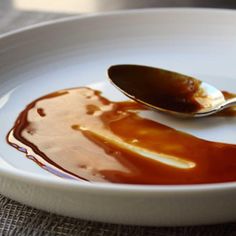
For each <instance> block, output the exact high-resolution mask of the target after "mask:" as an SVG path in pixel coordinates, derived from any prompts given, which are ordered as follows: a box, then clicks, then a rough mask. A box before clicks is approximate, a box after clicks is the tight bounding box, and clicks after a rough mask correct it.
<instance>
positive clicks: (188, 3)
mask: <svg viewBox="0 0 236 236" xmlns="http://www.w3.org/2000/svg"><path fill="white" fill-rule="evenodd" d="M49 5H50V6H49ZM151 7H211V8H229V9H236V1H235V0H214V1H211V0H129V1H128V0H54V1H51V2H50V4H49V3H48V1H47V0H0V34H2V33H6V32H9V31H11V30H15V29H19V28H21V27H24V26H28V25H32V24H36V23H39V22H44V21H48V20H53V19H59V18H63V17H68V16H72V15H77V14H86V13H88V12H102V11H109V10H118V9H133V8H151ZM0 235H26V236H27V235H97V236H106V235H107V236H113V235H121V236H123V235H124V236H126V235H127V236H130V235H135V236H136V235H137V236H141V235H143V236H144V235H145V236H149V235H150V236H151V235H153V236H154V235H157V236H158V235H160V236H165V235H167V236H187V235H191V236H204V235H212V236H213V235H214V236H215V235H219V236H222V235H232V236H233V235H236V223H228V224H220V225H209V226H194V227H174V228H173V227H172V228H169V227H142V226H125V225H114V224H106V223H97V222H91V221H85V220H80V219H75V218H70V217H64V216H59V215H55V214H52V213H48V212H44V211H40V210H37V209H34V208H31V207H28V206H25V205H22V204H20V203H18V202H15V201H13V200H11V199H9V198H6V197H4V196H1V195H0Z"/></svg>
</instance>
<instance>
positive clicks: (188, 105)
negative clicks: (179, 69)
mask: <svg viewBox="0 0 236 236" xmlns="http://www.w3.org/2000/svg"><path fill="white" fill-rule="evenodd" d="M108 76H109V78H110V80H111V82H112V83H113V84H114V85H115V86H116V87H117V88H118V89H120V90H121V92H123V93H124V94H125V95H127V96H128V97H129V98H131V99H133V100H135V101H137V102H139V103H142V104H144V105H146V106H148V107H150V108H152V109H155V110H158V111H163V112H166V113H169V114H172V115H176V116H181V117H203V116H209V115H212V114H214V113H216V112H219V111H221V110H223V109H225V108H228V107H230V106H233V105H236V98H231V99H228V100H226V99H225V97H224V95H223V93H222V92H221V91H219V90H218V89H216V88H215V87H213V86H211V85H210V84H207V83H205V82H202V81H200V80H198V79H195V78H193V77H190V76H187V75H183V74H180V73H176V72H172V71H168V70H164V69H160V68H154V67H148V66H141V65H113V66H111V67H110V68H109V69H108Z"/></svg>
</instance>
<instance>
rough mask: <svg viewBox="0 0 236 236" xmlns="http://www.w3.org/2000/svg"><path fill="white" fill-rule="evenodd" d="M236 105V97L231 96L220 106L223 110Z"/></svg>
mask: <svg viewBox="0 0 236 236" xmlns="http://www.w3.org/2000/svg"><path fill="white" fill-rule="evenodd" d="M231 106H236V98H231V99H228V100H226V101H225V102H224V103H223V104H222V105H221V107H220V110H223V109H225V108H227V107H231Z"/></svg>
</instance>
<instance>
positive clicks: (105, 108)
mask: <svg viewBox="0 0 236 236" xmlns="http://www.w3.org/2000/svg"><path fill="white" fill-rule="evenodd" d="M232 96H233V95H232ZM144 109H145V108H144V107H143V106H141V105H139V104H138V103H135V102H111V101H109V100H108V99H106V98H104V97H102V96H101V94H100V92H98V91H95V90H92V89H89V88H75V89H68V90H63V91H59V92H55V93H52V94H50V95H47V96H44V97H41V98H39V99H37V100H35V101H34V102H32V103H31V104H29V105H28V106H27V107H26V109H25V110H24V111H22V113H21V114H20V115H19V117H18V119H17V121H16V122H15V125H14V127H13V129H12V130H11V131H10V132H9V134H8V136H7V140H8V142H9V144H11V145H12V146H14V147H15V148H17V149H19V150H21V151H23V152H25V153H26V155H27V156H28V157H29V158H31V159H33V160H34V161H36V162H37V163H38V164H40V165H41V166H42V167H44V168H45V169H48V170H49V171H51V172H53V173H56V174H58V175H60V173H61V175H62V176H63V175H64V174H67V175H68V176H71V177H74V178H78V179H83V180H87V181H91V182H113V183H132V184H200V183H216V182H229V181H236V145H233V144H224V143H218V142H211V141H206V140H203V139H200V138H197V137H194V136H192V135H189V134H186V133H183V132H180V131H177V130H175V129H173V128H170V127H168V126H165V125H163V124H160V123H158V122H156V121H153V120H149V119H147V118H143V117H141V116H139V114H138V112H137V111H138V110H144ZM231 115H232V114H231Z"/></svg>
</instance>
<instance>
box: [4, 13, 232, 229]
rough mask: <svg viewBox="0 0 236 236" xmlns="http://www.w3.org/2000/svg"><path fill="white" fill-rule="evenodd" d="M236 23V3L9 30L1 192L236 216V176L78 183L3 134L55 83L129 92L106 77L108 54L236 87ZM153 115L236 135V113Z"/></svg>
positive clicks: (138, 213)
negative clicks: (194, 181) (178, 182)
mask: <svg viewBox="0 0 236 236" xmlns="http://www.w3.org/2000/svg"><path fill="white" fill-rule="evenodd" d="M235 26H236V12H235V11H227V10H224V11H223V10H222V11H221V10H199V9H198V10H191V9H178V10H177V9H162V10H135V11H130V12H128V11H127V12H117V13H108V14H103V15H96V16H87V17H76V18H71V19H67V20H60V21H57V22H54V23H49V24H43V25H39V26H37V27H33V28H27V29H25V30H22V31H18V32H15V33H12V34H9V35H5V36H4V37H2V38H1V39H0V81H1V86H0V96H1V99H0V107H1V108H0V130H1V133H0V153H1V157H0V186H1V188H0V191H1V193H2V194H4V195H6V196H8V197H10V198H12V199H15V200H18V201H20V202H22V203H25V204H28V205H31V206H34V207H36V208H39V209H44V210H47V211H51V212H55V213H59V214H63V215H68V216H73V217H79V218H83V219H89V220H97V221H104V222H114V223H124V224H139V225H159V226H164V225H165V226H167V225H169V226H170V225H192V224H208V223H217V222H226V221H233V220H235V219H236V201H235V198H236V183H225V184H206V185H192V186H190V185H189V186H186V185H185V186H142V185H122V184H91V183H80V182H76V181H73V180H64V179H61V178H59V177H56V176H54V175H52V174H50V173H48V172H46V171H44V170H43V169H41V168H40V167H38V166H37V165H36V164H35V163H34V162H32V161H30V160H28V159H27V158H25V157H24V156H23V154H22V153H20V152H18V151H16V150H15V149H13V148H12V147H10V146H9V145H8V144H7V143H6V140H5V137H6V134H7V132H8V131H9V129H10V128H11V127H12V125H13V123H14V121H15V119H16V117H17V115H18V114H19V112H20V111H21V110H23V109H24V107H25V106H26V104H28V103H29V102H31V101H32V100H34V99H35V98H38V97H40V96H42V95H45V94H47V93H50V92H52V91H55V90H58V89H61V88H68V87H74V86H82V85H86V86H87V85H91V86H92V87H95V88H98V89H101V90H102V91H104V94H105V96H108V97H109V98H111V99H113V100H119V99H123V98H124V97H123V96H122V95H121V94H120V93H119V92H118V91H116V90H115V89H114V88H113V87H111V86H110V85H109V83H108V82H107V79H106V69H107V67H108V66H109V65H111V64H118V63H133V64H147V65H150V66H158V67H162V68H167V69H170V70H175V71H179V72H182V73H186V74H189V75H193V76H197V77H198V78H200V79H202V80H204V81H206V82H209V83H212V84H214V85H215V86H217V87H219V88H221V89H225V90H228V91H231V92H236V86H235V85H236V66H235V65H236V27H235ZM151 115H153V114H151ZM155 118H158V120H159V121H160V122H162V123H165V124H167V125H169V126H172V127H175V128H177V129H179V130H183V131H187V132H189V133H191V134H194V135H196V136H198V137H201V138H205V139H209V140H215V141H221V142H227V143H236V135H235V130H236V118H222V117H221V118H220V117H218V118H215V117H214V118H207V119H204V121H203V120H200V119H198V120H186V121H185V122H183V121H182V120H178V119H175V118H170V117H167V116H165V115H161V114H155ZM190 151H191V150H190Z"/></svg>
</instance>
